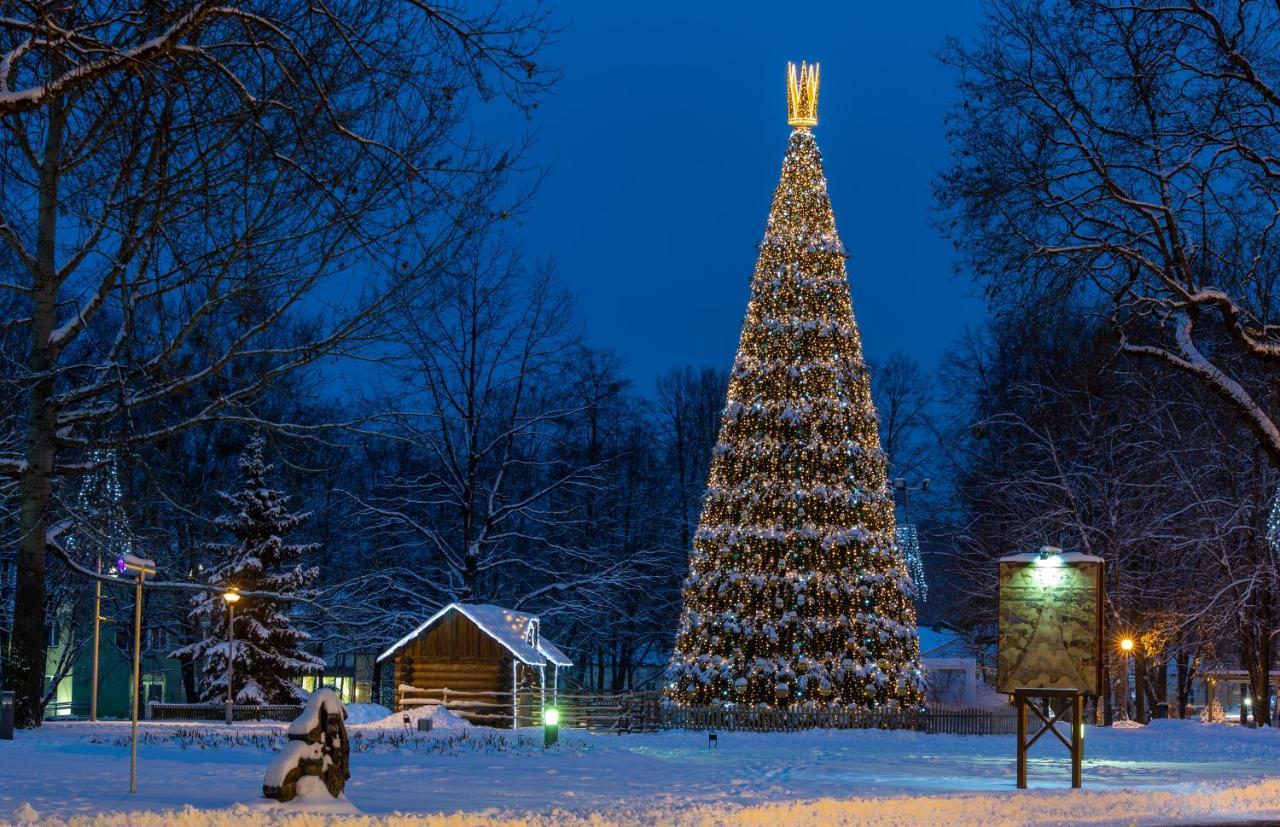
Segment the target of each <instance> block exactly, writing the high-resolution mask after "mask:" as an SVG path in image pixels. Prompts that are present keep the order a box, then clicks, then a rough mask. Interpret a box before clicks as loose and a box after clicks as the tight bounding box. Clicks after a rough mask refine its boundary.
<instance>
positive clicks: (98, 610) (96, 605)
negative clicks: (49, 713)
mask: <svg viewBox="0 0 1280 827" xmlns="http://www.w3.org/2000/svg"><path fill="white" fill-rule="evenodd" d="M98 576H99V577H101V576H102V555H101V554H99V555H98ZM101 634H102V581H101V580H95V581H93V679H92V681H90V686H89V720H90V721H96V720H98V641H99V638H100V637H101Z"/></svg>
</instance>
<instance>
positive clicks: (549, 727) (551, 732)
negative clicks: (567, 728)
mask: <svg viewBox="0 0 1280 827" xmlns="http://www.w3.org/2000/svg"><path fill="white" fill-rule="evenodd" d="M559 739H560V710H558V709H556V708H555V707H554V706H550V707H547V708H546V709H544V710H542V748H543V749H546V748H547V747H553V746H555V743H556V741H558V740H559Z"/></svg>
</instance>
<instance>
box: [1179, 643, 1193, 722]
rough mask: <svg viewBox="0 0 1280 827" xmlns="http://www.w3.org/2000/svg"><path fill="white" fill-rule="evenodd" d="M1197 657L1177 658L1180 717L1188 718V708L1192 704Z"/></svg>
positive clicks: (1184, 656) (1185, 656)
mask: <svg viewBox="0 0 1280 827" xmlns="http://www.w3.org/2000/svg"><path fill="white" fill-rule="evenodd" d="M1194 662H1195V655H1194V654H1188V655H1182V656H1181V657H1179V658H1177V664H1178V717H1179V718H1185V717H1187V706H1188V705H1189V704H1190V703H1191V691H1192V689H1193V685H1192V682H1191V681H1192V679H1193V678H1194V677H1195V667H1194V666H1193V664H1194Z"/></svg>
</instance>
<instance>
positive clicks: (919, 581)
mask: <svg viewBox="0 0 1280 827" xmlns="http://www.w3.org/2000/svg"><path fill="white" fill-rule="evenodd" d="M898 547H899V548H900V549H902V559H903V560H904V561H905V562H906V565H907V573H908V574H910V575H911V585H912V587H913V588H914V591H915V597H916V599H917V600H919V601H920V602H921V603H924V602H925V601H927V600H928V599H929V585H928V584H927V583H926V582H925V580H924V558H922V557H921V556H920V532H918V531H916V524H915V523H907V524H906V525H900V526H898Z"/></svg>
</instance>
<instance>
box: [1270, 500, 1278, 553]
mask: <svg viewBox="0 0 1280 827" xmlns="http://www.w3.org/2000/svg"><path fill="white" fill-rule="evenodd" d="M1267 542H1268V543H1270V544H1271V550H1272V551H1274V552H1275V553H1277V554H1280V491H1278V492H1276V495H1275V496H1274V497H1272V499H1271V513H1270V514H1268V515H1267Z"/></svg>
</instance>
